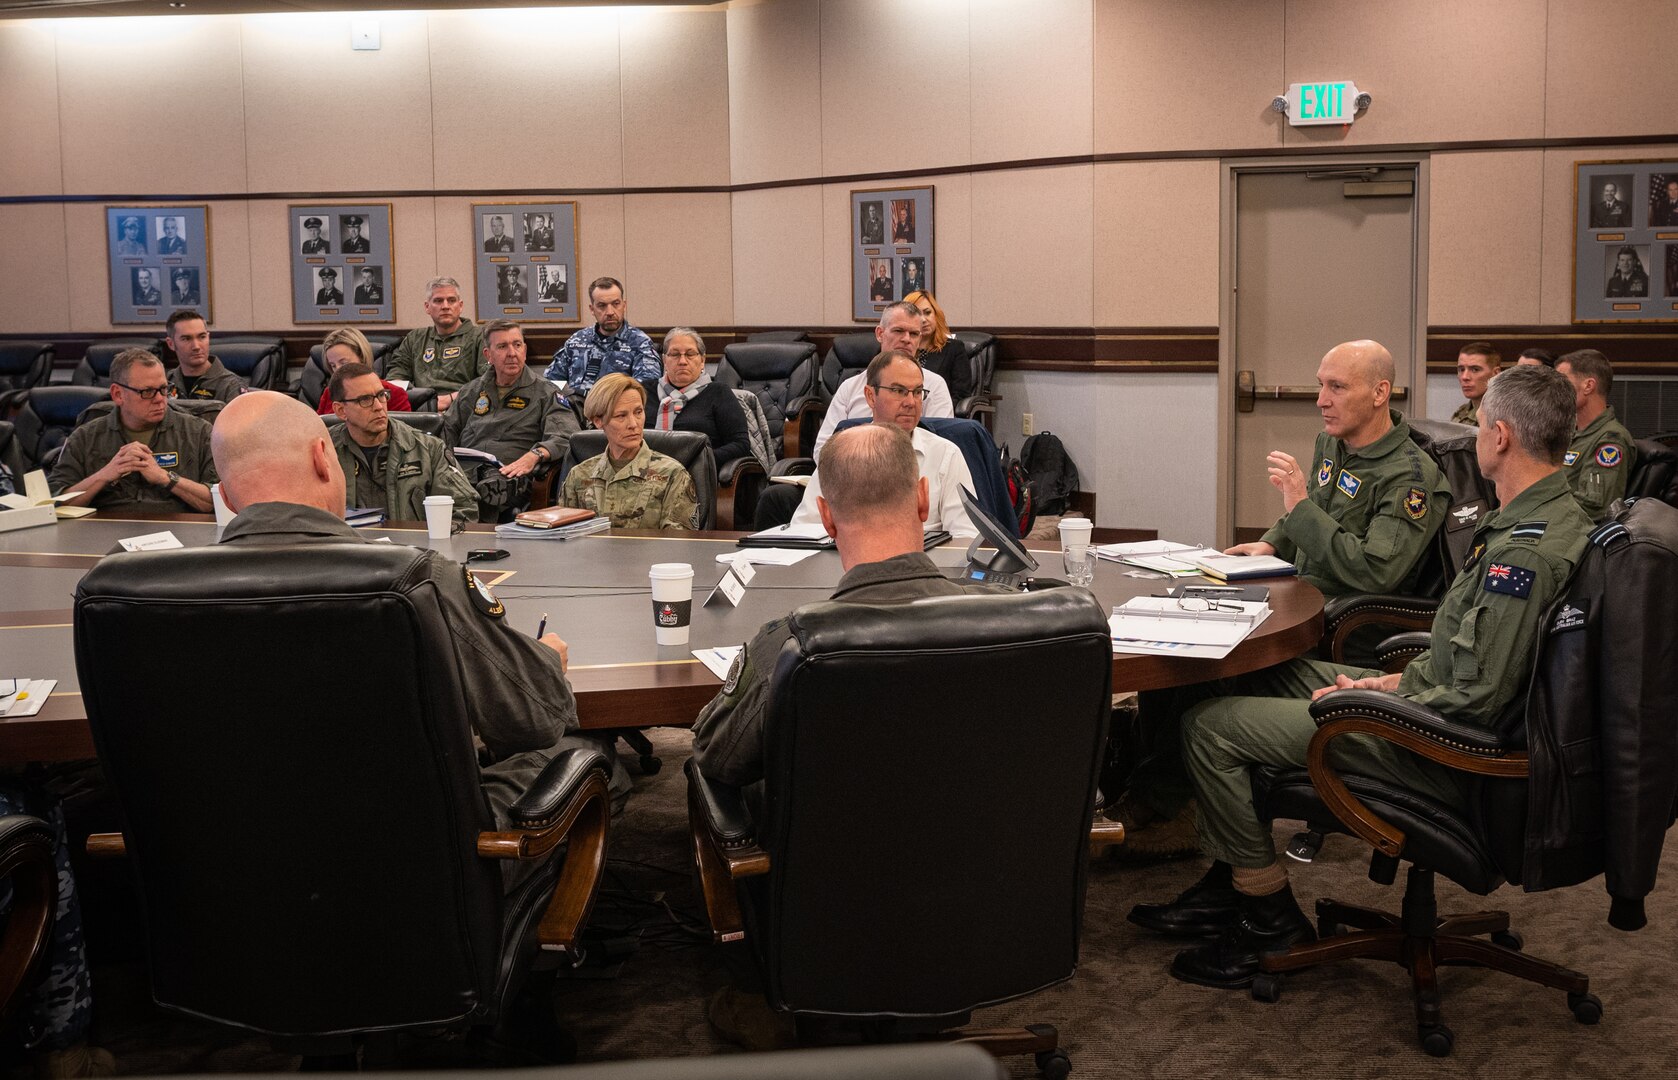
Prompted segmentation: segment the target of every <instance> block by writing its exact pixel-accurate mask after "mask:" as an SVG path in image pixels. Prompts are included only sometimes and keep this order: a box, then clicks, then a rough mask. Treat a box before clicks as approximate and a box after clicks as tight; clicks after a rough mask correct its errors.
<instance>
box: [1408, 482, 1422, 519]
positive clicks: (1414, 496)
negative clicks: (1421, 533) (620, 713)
mask: <svg viewBox="0 0 1678 1080" xmlns="http://www.w3.org/2000/svg"><path fill="white" fill-rule="evenodd" d="M1404 512H1405V513H1406V514H1409V515H1410V520H1411V521H1420V520H1422V519H1423V518H1425V517H1427V492H1425V491H1423V490H1422V489H1421V488H1419V487H1413V488H1411V489H1410V490H1409V492H1408V493H1406V494H1405V496H1404Z"/></svg>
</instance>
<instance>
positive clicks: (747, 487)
mask: <svg viewBox="0 0 1678 1080" xmlns="http://www.w3.org/2000/svg"><path fill="white" fill-rule="evenodd" d="M768 475H769V474H768V473H767V472H765V471H764V469H763V463H762V462H760V461H758V459H757V458H755V457H752V456H751V455H750V454H746V455H745V456H743V457H737V458H735V459H734V460H733V461H730V462H729V463H728V464H727V465H724V466H723V467H722V468H721V469H718V470H717V528H719V529H739V528H746V529H750V528H751V522H750V521H746V522H745V523H744V525H742V523H741V519H740V514H741V511H742V510H745V511H747V512H755V510H756V509H757V493H758V490H759V489H760V488H762V487H763V485H764V484H765V483H767V480H766V479H765V477H767V476H768ZM742 496H744V498H743V499H742Z"/></svg>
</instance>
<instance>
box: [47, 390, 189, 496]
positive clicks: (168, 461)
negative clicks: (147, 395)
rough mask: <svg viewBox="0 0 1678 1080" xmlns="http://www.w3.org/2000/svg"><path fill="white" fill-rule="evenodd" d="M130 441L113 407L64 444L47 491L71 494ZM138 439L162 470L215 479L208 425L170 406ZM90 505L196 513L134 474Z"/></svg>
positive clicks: (110, 486)
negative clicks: (148, 448)
mask: <svg viewBox="0 0 1678 1080" xmlns="http://www.w3.org/2000/svg"><path fill="white" fill-rule="evenodd" d="M130 441H131V436H129V435H128V434H127V433H125V432H124V431H123V429H122V410H121V409H112V410H111V411H110V412H109V414H107V415H105V416H101V417H96V418H94V419H91V420H89V421H87V423H85V424H83V425H82V426H81V427H79V428H77V429H76V430H74V431H72V432H71V433H70V438H69V439H67V440H65V443H64V450H63V452H62V453H61V454H59V456H58V464H56V465H54V466H53V468H52V476H51V478H50V484H51V487H52V493H53V494H54V495H62V494H64V493H65V492H67V491H74V490H75V486H76V485H77V484H79V483H81V482H82V481H83V480H86V479H87V478H88V477H89V476H92V475H93V474H94V473H96V472H98V471H99V470H100V469H103V468H104V467H105V466H106V465H108V464H110V461H111V459H112V458H114V457H116V455H117V451H118V450H121V449H122V448H123V447H124V446H125V445H127V444H128V443H129V442H130ZM140 441H142V442H145V443H146V444H147V445H148V446H149V447H151V452H152V457H154V458H156V459H157V463H158V464H159V465H160V466H162V467H163V470H164V471H165V472H169V473H174V474H176V475H178V476H180V477H181V478H182V479H183V480H196V481H197V482H198V483H200V484H204V485H206V486H208V485H210V484H214V483H216V482H218V481H219V480H220V477H218V476H217V475H216V462H215V458H213V457H211V456H210V425H209V424H207V423H205V422H204V421H202V420H200V419H198V418H197V417H196V416H192V415H189V414H188V413H186V412H184V411H182V410H180V409H177V408H174V407H171V408H169V409H168V410H166V411H165V412H164V414H163V419H162V420H160V421H159V422H158V425H157V426H156V427H155V428H152V430H151V431H150V433H148V434H146V435H144V436H141V440H140ZM93 505H94V506H96V507H98V508H99V509H101V510H104V509H109V508H111V507H117V506H138V507H139V508H141V509H146V510H158V511H163V512H166V513H174V514H178V513H184V512H189V511H190V512H196V508H195V507H193V506H191V505H189V504H188V503H187V502H186V500H184V499H181V498H179V497H177V496H175V495H172V494H170V493H168V492H166V491H164V490H163V488H162V486H161V485H159V486H155V487H154V486H153V485H151V484H149V483H147V482H146V479H145V477H143V476H141V475H140V474H139V473H137V472H132V473H129V474H128V475H127V476H124V477H123V478H121V479H120V480H117V481H116V482H115V483H112V484H106V485H105V488H104V490H103V491H101V492H99V494H98V496H97V497H95V498H94V500H93Z"/></svg>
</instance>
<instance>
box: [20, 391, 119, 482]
mask: <svg viewBox="0 0 1678 1080" xmlns="http://www.w3.org/2000/svg"><path fill="white" fill-rule="evenodd" d="M109 395H110V391H109V390H102V389H100V388H99V387H97V386H36V387H33V388H31V389H29V390H26V391H24V396H23V399H22V407H21V408H19V409H18V411H17V414H16V415H15V416H13V417H12V426H13V428H14V429H15V434H16V438H17V442H18V449H19V451H21V452H22V454H23V459H24V466H25V467H26V468H30V469H48V470H50V469H51V468H52V466H53V463H54V462H55V461H57V460H58V451H59V449H60V448H61V447H63V445H64V440H65V439H68V438H69V437H70V432H72V431H74V430H75V427H76V422H77V420H78V419H79V418H80V417H81V415H82V411H83V410H85V409H86V408H87V407H88V406H89V405H92V404H93V403H94V402H97V401H108V400H109V399H110V397H109Z"/></svg>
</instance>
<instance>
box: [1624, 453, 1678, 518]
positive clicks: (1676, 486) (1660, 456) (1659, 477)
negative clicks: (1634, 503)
mask: <svg viewBox="0 0 1678 1080" xmlns="http://www.w3.org/2000/svg"><path fill="white" fill-rule="evenodd" d="M1635 442H1636V446H1637V464H1636V465H1635V466H1633V467H1632V470H1631V475H1630V476H1628V477H1626V498H1628V499H1633V498H1649V499H1660V500H1661V501H1662V502H1664V503H1666V504H1667V505H1669V506H1678V449H1674V448H1673V447H1671V446H1668V445H1667V444H1666V443H1663V442H1656V441H1655V440H1654V439H1637V440H1635Z"/></svg>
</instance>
